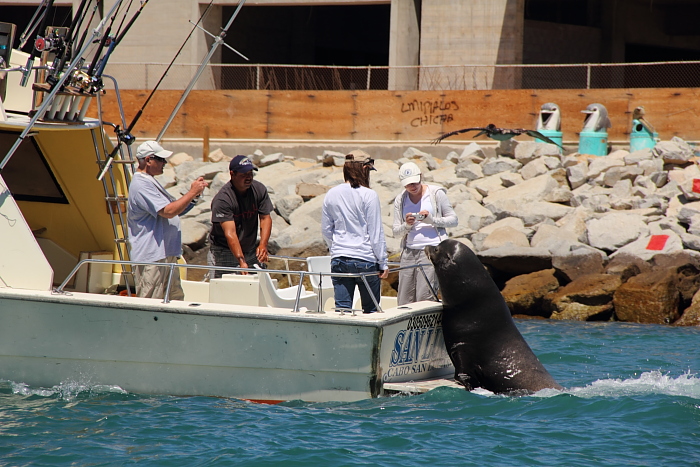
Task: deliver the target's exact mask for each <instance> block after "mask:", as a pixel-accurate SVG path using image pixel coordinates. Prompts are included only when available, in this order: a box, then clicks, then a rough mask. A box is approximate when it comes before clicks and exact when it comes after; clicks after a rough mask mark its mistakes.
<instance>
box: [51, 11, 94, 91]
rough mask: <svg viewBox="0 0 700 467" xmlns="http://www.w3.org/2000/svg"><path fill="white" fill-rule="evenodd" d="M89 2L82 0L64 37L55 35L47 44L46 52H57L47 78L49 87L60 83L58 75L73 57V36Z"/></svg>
mask: <svg viewBox="0 0 700 467" xmlns="http://www.w3.org/2000/svg"><path fill="white" fill-rule="evenodd" d="M87 1H88V0H82V1H81V2H80V6H79V7H78V10H77V11H76V13H75V16H74V17H73V20H72V21H71V24H70V26H69V27H68V30H67V31H66V33H65V35H64V36H60V35H58V34H55V35H54V37H53V38H52V39H51V40H50V41H48V43H46V44H45V47H44V50H46V51H49V50H56V57H55V58H54V61H53V65H52V69H51V72H50V73H49V74H48V76H47V77H46V82H47V83H48V84H49V86H51V87H53V86H55V85H56V83H57V82H58V75H59V74H60V73H61V71H62V70H63V67H64V66H65V65H66V62H67V61H69V60H70V59H71V57H72V52H73V36H74V35H75V29H76V27H79V26H78V24H79V21H82V20H81V17H83V10H84V9H85V4H86V3H87Z"/></svg>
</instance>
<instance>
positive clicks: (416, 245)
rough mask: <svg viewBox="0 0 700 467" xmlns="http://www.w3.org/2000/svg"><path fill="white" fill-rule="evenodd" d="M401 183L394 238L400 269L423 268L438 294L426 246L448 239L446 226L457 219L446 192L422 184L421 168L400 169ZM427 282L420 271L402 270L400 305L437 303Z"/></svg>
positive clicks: (400, 273)
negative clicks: (398, 239) (405, 267)
mask: <svg viewBox="0 0 700 467" xmlns="http://www.w3.org/2000/svg"><path fill="white" fill-rule="evenodd" d="M399 180H400V181H401V184H402V185H403V186H404V191H403V192H402V193H401V194H400V195H399V196H397V197H396V199H395V200H394V225H393V229H392V230H393V232H394V238H401V267H404V266H412V265H416V264H429V265H430V266H424V267H423V271H425V274H426V276H427V277H428V280H429V281H430V286H432V287H433V290H435V292H437V291H438V281H437V276H436V275H435V269H434V268H433V266H432V264H431V263H430V260H429V259H428V257H427V256H426V254H425V251H424V250H425V247H426V246H429V245H433V246H435V245H437V244H439V243H440V242H441V241H443V240H445V239H446V238H447V231H446V230H445V228H446V227H455V226H456V225H457V222H458V219H457V214H455V211H454V209H452V205H451V204H450V200H449V199H447V191H446V190H445V189H444V188H443V187H439V186H435V185H427V184H425V183H423V175H422V173H421V169H420V167H418V165H417V164H415V163H414V162H407V163H405V164H403V165H402V166H401V167H400V168H399ZM430 286H429V285H428V282H426V281H425V277H424V276H423V274H422V273H421V271H420V269H418V268H409V269H401V270H400V271H399V290H398V294H397V303H398V304H399V305H405V304H407V303H412V302H419V301H421V300H435V297H434V295H433V293H432V291H431V290H430Z"/></svg>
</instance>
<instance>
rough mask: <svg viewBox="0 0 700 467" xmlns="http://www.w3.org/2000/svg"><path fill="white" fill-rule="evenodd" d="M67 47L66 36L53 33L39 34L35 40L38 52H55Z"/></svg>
mask: <svg viewBox="0 0 700 467" xmlns="http://www.w3.org/2000/svg"><path fill="white" fill-rule="evenodd" d="M64 47H65V36H62V35H59V34H56V33H55V32H54V33H51V34H50V35H48V36H47V37H41V36H38V37H37V38H36V39H35V40H34V48H35V49H36V50H37V52H53V51H56V50H59V49H62V48H64Z"/></svg>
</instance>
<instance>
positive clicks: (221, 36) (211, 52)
mask: <svg viewBox="0 0 700 467" xmlns="http://www.w3.org/2000/svg"><path fill="white" fill-rule="evenodd" d="M244 4H245V0H240V2H239V3H238V7H237V8H236V11H234V12H233V15H231V19H229V20H228V23H227V24H226V27H224V29H222V30H221V34H219V35H218V36H216V39H214V43H213V44H212V45H211V49H209V53H208V54H207V56H206V57H204V60H202V63H201V64H200V65H199V69H198V70H197V73H195V75H194V76H193V77H192V80H191V81H190V84H189V85H188V86H187V89H185V92H183V93H182V96H181V97H180V100H179V101H178V103H177V105H176V106H175V108H174V109H173V111H172V113H171V114H170V117H168V121H167V122H165V126H163V129H162V130H160V133H158V136H157V137H156V141H159V142H160V140H161V139H163V135H164V134H165V132H166V131H168V127H169V126H170V124H171V123H172V122H173V120H174V119H175V115H177V113H178V112H179V110H180V107H182V104H184V102H185V99H187V96H189V94H190V91H192V88H194V85H195V84H196V83H197V80H198V79H199V77H200V76H201V75H202V73H203V72H204V67H206V66H207V63H209V60H211V57H212V56H213V55H214V52H216V49H218V48H219V45H221V43H222V42H223V41H224V37H226V31H228V28H230V27H231V24H233V20H234V19H236V16H238V12H239V11H241V8H243V5H244Z"/></svg>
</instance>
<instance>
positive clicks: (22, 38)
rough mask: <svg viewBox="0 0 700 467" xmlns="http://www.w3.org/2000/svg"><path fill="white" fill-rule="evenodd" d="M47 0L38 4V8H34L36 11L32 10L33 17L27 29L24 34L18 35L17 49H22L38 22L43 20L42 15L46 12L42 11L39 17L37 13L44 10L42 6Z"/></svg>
mask: <svg viewBox="0 0 700 467" xmlns="http://www.w3.org/2000/svg"><path fill="white" fill-rule="evenodd" d="M47 1H48V0H42V1H41V3H40V4H39V6H38V7H36V10H34V15H33V16H32V19H30V20H29V24H27V27H26V28H24V32H23V33H22V34H20V36H19V48H20V49H21V48H22V47H24V45H25V44H26V43H27V40H29V37H30V36H31V35H32V34H34V30H35V29H36V27H37V26H38V25H39V21H42V20H43V19H44V14H46V10H44V11H43V13H42V14H41V15H39V12H40V11H42V10H43V9H44V5H46V2H47Z"/></svg>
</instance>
